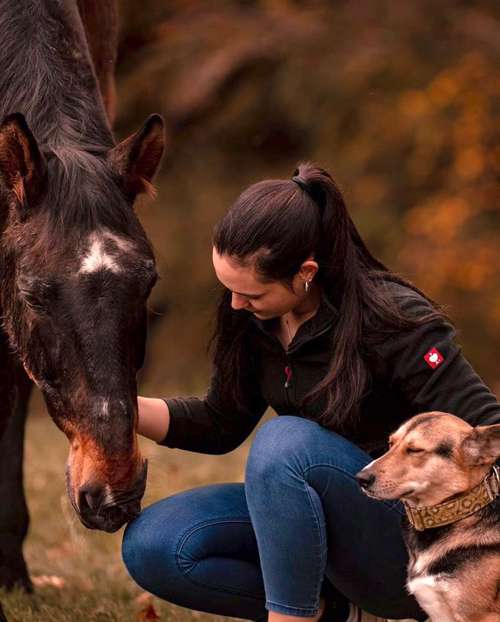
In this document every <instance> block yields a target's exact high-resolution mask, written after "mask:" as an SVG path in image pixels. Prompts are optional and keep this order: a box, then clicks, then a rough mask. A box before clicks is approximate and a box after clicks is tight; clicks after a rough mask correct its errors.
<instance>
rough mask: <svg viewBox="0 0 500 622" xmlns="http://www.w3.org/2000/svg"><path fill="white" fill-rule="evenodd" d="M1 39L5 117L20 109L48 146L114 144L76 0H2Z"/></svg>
mask: <svg viewBox="0 0 500 622" xmlns="http://www.w3.org/2000/svg"><path fill="white" fill-rule="evenodd" d="M0 41H2V45H1V48H0V62H1V63H2V71H1V72H0V118H4V117H5V116H6V115H8V114H11V113H13V112H21V113H22V114H23V115H24V116H25V117H26V120H27V122H28V125H29V126H30V128H31V130H32V132H33V134H34V136H35V138H36V139H37V141H38V142H39V143H40V144H41V145H43V146H44V147H48V148H53V147H58V146H61V145H66V146H73V147H74V148H79V149H82V150H86V151H92V150H95V149H99V148H102V147H103V146H107V147H108V148H110V147H112V146H113V145H114V141H113V136H112V133H111V129H110V127H109V124H108V121H107V117H106V113H105V110H104V106H103V101H102V97H101V94H100V92H99V88H98V84H97V78H96V75H95V72H94V69H93V66H92V61H91V58H90V53H89V50H88V46H87V42H86V39H85V34H84V31H83V26H82V23H81V20H80V17H79V14H78V10H77V7H76V3H75V2H71V1H69V0H59V1H58V2H56V1H50V2H49V1H47V0H23V1H22V2H12V1H8V0H2V1H1V2H0ZM56 41H57V47H56V46H55V45H54V42H56Z"/></svg>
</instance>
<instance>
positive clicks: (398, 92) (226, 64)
mask: <svg viewBox="0 0 500 622" xmlns="http://www.w3.org/2000/svg"><path fill="white" fill-rule="evenodd" d="M499 67H500V5H499V3H498V2H495V1H493V0H492V1H489V0H481V1H476V2H471V1H466V0H441V1H440V2H435V1H433V0H420V1H419V2H413V1H411V0H402V1H400V2H393V1H391V0H357V1H356V2H352V1H351V2H349V1H347V0H337V1H333V0H329V1H328V0H310V1H299V0H295V1H294V0H255V1H250V0H218V1H217V2H205V1H203V0H170V1H169V2H158V0H142V1H141V2H131V1H130V0H122V2H121V43H120V52H119V64H118V121H117V125H116V130H117V135H118V136H119V137H123V136H125V135H126V134H128V133H129V132H131V131H133V130H134V129H135V128H137V127H138V126H139V125H140V124H141V123H142V122H143V121H144V119H145V117H146V116H147V115H148V114H150V113H151V112H161V113H162V114H163V115H164V116H165V119H166V121H167V125H168V132H169V139H168V142H169V145H168V153H167V157H166V159H165V161H164V164H163V169H162V172H161V174H160V175H159V177H158V179H157V187H158V191H159V193H158V199H157V200H156V201H155V202H153V203H149V204H148V203H146V204H143V205H141V206H140V207H139V208H138V211H139V213H140V217H141V219H142V221H143V223H144V226H145V228H146V231H147V232H148V234H149V236H150V237H151V239H152V241H153V243H154V245H155V248H156V252H157V257H158V262H159V267H160V272H161V274H162V276H163V278H162V280H161V281H160V282H159V284H158V285H157V286H156V288H155V290H154V292H153V295H152V299H151V309H152V318H153V322H152V325H151V333H150V342H149V363H148V365H147V368H146V370H145V372H144V374H143V382H144V385H143V390H144V391H146V392H149V394H160V393H161V392H163V394H175V393H177V392H179V391H198V392H202V391H203V390H204V388H205V384H206V379H207V373H208V359H207V357H206V355H205V345H206V342H207V339H208V336H209V332H210V321H211V317H212V314H213V310H214V302H215V299H216V294H217V286H216V282H215V278H214V275H213V270H212V266H211V259H210V252H211V244H210V240H211V233H212V228H213V225H214V224H215V222H216V221H217V220H218V219H219V218H220V217H221V216H222V214H223V213H224V212H225V210H226V209H227V208H228V207H229V205H230V204H231V202H232V201H233V200H234V199H235V198H236V197H237V195H238V194H239V193H240V192H241V191H242V189H243V188H245V187H246V186H248V185H249V184H251V183H253V182H255V181H258V180H260V179H264V178H276V177H278V178H286V177H290V176H291V175H292V174H293V170H294V168H295V165H296V163H297V162H298V161H300V160H313V161H315V162H317V163H319V164H320V165H321V166H323V167H324V168H326V169H327V170H329V171H330V172H331V173H332V174H333V176H334V178H335V179H336V180H337V181H338V183H339V184H340V187H341V188H342V189H343V191H344V193H345V196H346V199H347V203H348V206H349V209H350V212H351V214H352V217H353V219H354V221H355V223H356V225H357V226H358V228H359V230H360V232H361V234H362V235H363V237H364V238H365V240H366V241H367V243H368V245H369V247H370V248H371V250H372V251H373V252H374V254H375V255H377V256H378V257H380V258H381V259H382V260H383V261H384V262H385V263H386V264H388V265H389V266H390V267H391V268H393V269H394V270H396V271H398V272H401V273H402V274H404V275H405V276H406V277H408V278H410V279H411V280H412V281H413V282H414V283H416V284H417V285H418V286H419V287H420V288H422V289H423V290H424V291H425V292H426V293H427V294H429V295H430V296H431V297H433V298H434V299H436V300H437V301H439V302H441V303H443V304H445V305H447V307H448V311H449V313H450V314H451V316H452V317H453V318H454V320H455V321H456V323H457V326H458V328H459V341H460V342H461V343H462V344H463V346H464V351H465V354H466V356H467V357H468V358H469V359H470V360H471V362H472V363H473V365H474V366H475V367H476V369H477V370H478V372H479V373H480V374H481V375H482V376H483V377H484V378H485V380H486V381H487V382H488V383H489V384H490V385H491V386H492V387H493V388H494V389H495V390H496V391H497V392H498V391H499V390H500V358H499V357H498V352H499V350H500V348H499V345H500V279H499V278H498V269H499V266H500V240H499V230H500V228H499V220H500V219H499V205H500V200H499V199H500V185H499V162H500V141H499V133H500V124H499V122H498V121H499V112H500V71H499Z"/></svg>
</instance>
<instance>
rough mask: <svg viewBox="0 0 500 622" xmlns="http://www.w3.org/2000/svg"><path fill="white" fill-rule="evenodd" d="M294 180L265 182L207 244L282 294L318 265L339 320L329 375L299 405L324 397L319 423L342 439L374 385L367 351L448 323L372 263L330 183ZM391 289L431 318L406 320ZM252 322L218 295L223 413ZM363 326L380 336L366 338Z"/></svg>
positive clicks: (304, 172) (311, 172)
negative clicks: (398, 335)
mask: <svg viewBox="0 0 500 622" xmlns="http://www.w3.org/2000/svg"><path fill="white" fill-rule="evenodd" d="M295 175H296V176H297V177H296V178H295V181H294V180H292V179H290V180H266V181H261V182H259V183H256V184H254V185H252V186H250V187H249V188H248V189H247V190H245V191H244V192H243V193H242V194H241V195H240V196H239V197H238V199H237V200H236V202H235V203H234V205H233V206H232V207H231V208H230V209H229V211H228V212H227V214H226V215H225V216H224V218H223V219H222V220H221V221H220V222H219V223H218V225H217V226H216V228H215V232H214V239H213V243H214V246H215V248H216V250H217V252H218V253H219V254H220V255H224V254H225V255H230V256H233V257H235V258H238V259H239V260H240V261H241V260H245V259H248V258H250V257H252V259H253V260H254V261H255V268H256V270H257V272H258V273H259V274H261V275H262V277H263V278H265V279H270V280H278V281H282V282H284V283H288V284H289V283H290V282H291V280H292V278H293V277H294V275H295V274H297V272H298V271H299V269H300V267H301V265H302V263H303V262H304V261H305V260H306V259H307V258H308V257H310V256H311V255H312V256H314V258H315V260H316V261H317V262H318V265H319V270H318V273H317V275H316V282H317V283H318V284H319V285H320V287H321V288H322V290H323V291H324V292H325V294H326V295H327V297H328V298H329V299H330V300H331V302H332V303H333V304H334V305H335V306H336V307H337V309H338V310H339V319H338V322H337V324H336V327H335V329H334V335H333V340H332V358H331V364H330V369H329V370H328V373H327V374H326V376H325V377H324V378H323V380H322V381H321V382H320V383H319V384H318V385H317V386H315V387H311V391H310V392H309V394H308V395H307V396H306V398H305V400H306V401H309V400H315V399H317V398H318V397H320V396H323V397H326V401H325V404H326V408H325V409H324V411H323V412H322V413H321V415H320V416H319V417H318V419H317V420H318V422H319V423H321V424H322V425H324V426H325V427H329V428H331V429H336V430H345V429H347V428H349V427H351V425H352V424H354V423H355V421H356V420H357V418H358V415H359V406H360V401H361V398H362V396H363V394H364V393H365V392H366V388H367V386H368V384H369V381H370V373H369V369H368V365H367V362H366V357H365V356H364V354H365V351H366V345H367V344H368V342H370V343H376V342H377V340H381V339H383V338H385V337H386V336H387V334H390V333H391V332H397V331H402V330H411V329H412V328H414V327H416V326H418V325H420V324H422V323H425V322H429V321H432V320H434V319H437V318H446V315H445V314H444V312H443V311H442V309H441V307H440V306H439V305H438V304H437V303H435V302H434V301H432V300H431V299H429V298H428V297H427V296H425V295H424V294H423V293H422V292H421V291H420V290H419V289H418V288H417V287H415V286H414V285H413V284H412V283H410V282H409V281H407V280H406V279H404V278H403V277H401V276H399V275H397V274H395V273H394V272H391V271H390V270H389V269H388V268H386V266H384V265H383V264H382V263H381V262H380V261H378V260H377V259H376V258H375V257H374V256H373V255H372V254H371V253H370V251H369V250H368V249H367V247H366V245H365V243H364V242H363V240H362V239H361V236H360V235H359V233H358V231H357V229H356V227H355V225H354V223H353V221H352V220H351V218H350V216H349V214H348V212H347V208H346V205H345V202H344V199H343V197H342V194H341V192H340V190H339V188H338V187H337V185H336V184H335V182H334V181H333V179H332V178H331V176H330V175H329V173H327V172H326V171H324V170H323V169H321V168H318V167H317V166H314V165H313V164H310V163H305V164H301V165H300V166H299V168H298V169H297V171H295ZM262 251H265V252H262ZM388 281H392V282H396V283H400V284H402V285H406V286H408V287H410V288H411V289H413V290H414V291H416V292H418V293H419V294H420V295H422V296H424V298H426V300H428V301H429V302H430V303H431V305H432V307H433V309H434V311H431V312H430V313H429V314H428V315H426V316H425V317H420V318H418V319H416V318H410V317H404V316H403V315H402V314H401V312H400V310H399V309H398V307H397V306H396V304H395V302H394V300H393V298H391V296H390V294H389V291H388V289H387V288H386V287H384V286H383V285H384V284H385V283H387V282H388ZM250 317H251V314H250V313H248V312H247V311H234V310H233V309H232V308H231V292H230V291H225V292H224V293H223V295H222V298H221V300H220V303H219V307H218V310H217V315H216V325H215V330H214V334H213V337H212V342H211V343H212V345H213V347H214V364H215V366H216V368H217V369H218V373H219V375H220V378H221V387H220V389H221V391H222V393H223V394H224V395H225V398H226V399H227V401H228V404H234V405H241V399H240V398H241V392H242V391H244V390H247V387H245V377H246V373H247V370H248V369H249V360H248V359H249V357H250V356H251V344H250V343H249V340H248V334H249V330H248V328H249V320H250ZM446 319H448V318H446ZM374 320H375V321H374ZM369 322H370V324H371V325H372V328H373V326H377V327H378V330H377V331H373V330H372V329H371V330H370V331H368V330H366V328H367V326H368V323H369Z"/></svg>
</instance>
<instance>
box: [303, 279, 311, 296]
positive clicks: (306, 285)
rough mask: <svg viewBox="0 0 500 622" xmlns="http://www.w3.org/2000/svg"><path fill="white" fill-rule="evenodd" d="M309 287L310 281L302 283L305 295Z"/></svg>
mask: <svg viewBox="0 0 500 622" xmlns="http://www.w3.org/2000/svg"><path fill="white" fill-rule="evenodd" d="M310 285H311V282H310V281H305V282H304V290H305V292H306V294H307V292H308V291H309V287H310Z"/></svg>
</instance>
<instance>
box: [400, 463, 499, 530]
mask: <svg viewBox="0 0 500 622" xmlns="http://www.w3.org/2000/svg"><path fill="white" fill-rule="evenodd" d="M499 493H500V468H499V467H498V466H494V467H493V468H492V470H491V471H490V472H489V473H488V475H486V477H485V478H484V479H483V481H482V482H481V483H480V484H478V485H477V486H475V487H474V488H472V490H469V491H468V492H464V493H463V494H462V495H460V496H459V497H455V498H454V499H451V500H450V501H445V502H443V503H438V504H437V505H430V506H428V507H422V508H414V507H410V506H409V505H408V503H407V502H406V501H403V505H404V507H405V510H406V515H407V516H408V520H409V521H410V523H411V524H412V525H413V527H415V529H416V530H417V531H424V530H425V529H432V528H434V527H441V526H442V525H449V524H450V523H454V522H456V521H458V520H461V519H462V518H465V517H466V516H470V515H471V514H474V513H475V512H477V511H479V510H481V509H482V508H484V507H486V506H487V505H489V504H490V503H491V502H492V501H494V500H495V499H496V498H497V497H498V495H499Z"/></svg>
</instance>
